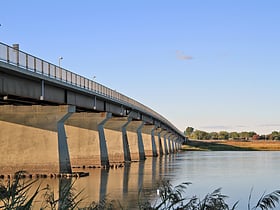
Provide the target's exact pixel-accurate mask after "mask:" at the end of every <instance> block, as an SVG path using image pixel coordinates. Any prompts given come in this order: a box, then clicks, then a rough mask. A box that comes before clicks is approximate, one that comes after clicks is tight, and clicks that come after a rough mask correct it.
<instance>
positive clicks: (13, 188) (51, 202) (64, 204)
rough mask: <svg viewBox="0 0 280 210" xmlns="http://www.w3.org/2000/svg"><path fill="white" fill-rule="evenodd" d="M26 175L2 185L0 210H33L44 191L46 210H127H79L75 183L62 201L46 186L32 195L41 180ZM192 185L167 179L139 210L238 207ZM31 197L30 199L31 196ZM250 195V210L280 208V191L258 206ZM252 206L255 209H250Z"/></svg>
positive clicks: (110, 204)
mask: <svg viewBox="0 0 280 210" xmlns="http://www.w3.org/2000/svg"><path fill="white" fill-rule="evenodd" d="M23 173H24V172H18V173H16V174H15V176H14V178H13V179H10V180H7V181H6V182H2V183H0V203H1V204H0V209H3V210H31V209H32V204H33V202H34V199H35V197H36V196H37V195H38V193H39V192H40V191H44V192H45V194H44V202H43V204H42V206H41V208H40V209H41V210H43V209H51V210H57V209H58V210H70V209H78V210H101V209H102V210H113V209H124V208H123V207H122V206H121V204H120V203H119V202H116V201H114V200H108V199H106V198H104V199H103V200H101V201H100V202H99V203H96V202H92V203H91V204H90V205H89V206H86V207H79V205H80V203H81V201H82V200H83V199H82V198H81V193H82V192H76V190H75V188H74V183H75V182H72V183H71V184H66V185H64V186H63V189H62V191H61V194H60V196H59V199H54V198H55V196H54V192H53V190H52V189H51V188H50V187H49V186H47V187H45V188H41V187H40V185H39V186H38V187H37V188H36V190H35V192H34V193H32V194H31V193H30V192H29V191H30V189H31V187H32V186H33V185H34V183H35V182H37V181H38V180H28V181H25V180H24V179H21V175H22V174H23ZM190 184H191V183H190V182H184V183H182V184H180V185H177V186H173V185H172V184H171V183H170V182H169V181H168V180H162V181H160V182H159V183H158V185H157V186H156V189H155V190H157V192H158V198H157V199H156V200H153V201H150V200H149V199H145V198H143V196H142V193H141V192H142V191H141V190H140V191H139V201H138V209H139V210H159V209H166V210H235V209H237V207H238V202H236V203H235V204H234V205H233V206H232V207H230V206H229V205H228V204H227V202H226V199H227V198H228V196H226V195H224V194H222V193H221V188H218V189H216V190H214V191H213V192H212V193H209V194H207V195H206V196H204V197H203V198H202V199H200V198H198V197H197V196H195V195H192V196H189V195H188V196H185V195H186V190H187V188H188V186H189V185H190ZM28 194H30V196H28ZM251 195H252V191H251V193H250V195H249V199H248V210H258V209H260V210H269V209H275V208H277V207H278V208H279V201H280V190H276V191H274V192H271V193H269V194H265V193H264V194H263V195H262V196H261V197H260V199H259V200H258V202H257V204H255V205H253V206H252V205H251ZM251 206H252V207H251Z"/></svg>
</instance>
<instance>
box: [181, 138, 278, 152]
mask: <svg viewBox="0 0 280 210" xmlns="http://www.w3.org/2000/svg"><path fill="white" fill-rule="evenodd" d="M182 150H183V151H280V141H259V140H256V141H236V140H235V141H233V140H187V143H186V144H184V145H182Z"/></svg>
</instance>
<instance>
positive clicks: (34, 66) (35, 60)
mask: <svg viewBox="0 0 280 210" xmlns="http://www.w3.org/2000/svg"><path fill="white" fill-rule="evenodd" d="M34 72H36V58H34Z"/></svg>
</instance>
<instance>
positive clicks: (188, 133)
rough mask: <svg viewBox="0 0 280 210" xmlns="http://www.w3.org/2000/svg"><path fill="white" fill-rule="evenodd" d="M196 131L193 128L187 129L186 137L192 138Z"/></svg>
mask: <svg viewBox="0 0 280 210" xmlns="http://www.w3.org/2000/svg"><path fill="white" fill-rule="evenodd" d="M193 131H194V128H193V127H187V128H186V130H185V136H187V137H190V136H191V135H192V133H193Z"/></svg>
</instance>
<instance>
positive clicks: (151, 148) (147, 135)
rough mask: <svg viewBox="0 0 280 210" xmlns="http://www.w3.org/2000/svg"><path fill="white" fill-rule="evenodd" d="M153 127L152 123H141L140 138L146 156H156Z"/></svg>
mask: <svg viewBox="0 0 280 210" xmlns="http://www.w3.org/2000/svg"><path fill="white" fill-rule="evenodd" d="M154 129H155V126H154V125H143V128H142V138H143V144H144V150H145V155H146V157H156V156H157V151H156V145H155V135H154Z"/></svg>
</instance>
